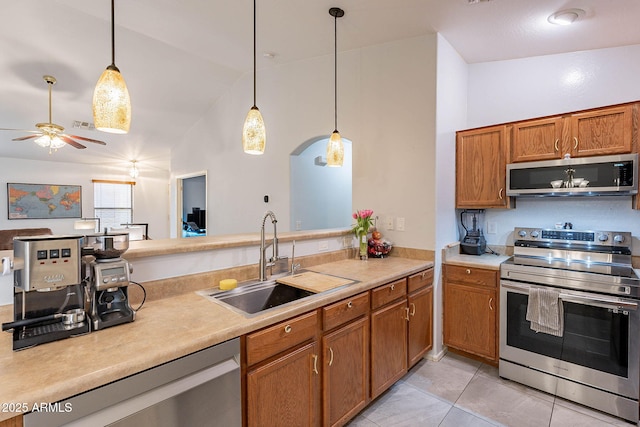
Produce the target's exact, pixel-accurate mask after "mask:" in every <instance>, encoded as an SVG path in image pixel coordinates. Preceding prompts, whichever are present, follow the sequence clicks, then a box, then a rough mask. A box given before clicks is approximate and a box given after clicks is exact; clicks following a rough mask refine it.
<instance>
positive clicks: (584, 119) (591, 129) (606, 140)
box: [567, 105, 634, 157]
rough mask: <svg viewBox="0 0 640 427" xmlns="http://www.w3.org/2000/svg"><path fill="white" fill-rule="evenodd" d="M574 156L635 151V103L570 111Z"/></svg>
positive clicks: (572, 151) (571, 152)
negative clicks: (633, 148) (633, 147)
mask: <svg viewBox="0 0 640 427" xmlns="http://www.w3.org/2000/svg"><path fill="white" fill-rule="evenodd" d="M570 120H571V141H569V142H570V144H571V146H570V147H569V150H570V151H567V152H569V153H570V154H571V155H572V156H573V157H585V156H600V155H608V154H625V153H631V152H632V145H633V144H632V139H633V133H634V129H633V126H634V124H633V105H623V106H619V107H610V108H601V109H599V110H594V111H588V112H585V113H577V114H572V115H571V118H570Z"/></svg>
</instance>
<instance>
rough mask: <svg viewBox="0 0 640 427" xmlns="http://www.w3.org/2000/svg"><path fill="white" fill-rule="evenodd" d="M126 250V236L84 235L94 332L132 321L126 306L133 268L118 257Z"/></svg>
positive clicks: (132, 317) (124, 234) (132, 318)
mask: <svg viewBox="0 0 640 427" xmlns="http://www.w3.org/2000/svg"><path fill="white" fill-rule="evenodd" d="M128 248H129V234H128V233H104V234H96V235H93V236H85V246H84V247H83V254H85V257H84V259H85V267H86V268H87V269H88V271H87V274H88V279H87V280H88V288H89V298H90V301H91V309H90V316H91V323H92V326H93V330H96V331H97V330H100V329H105V328H108V327H111V326H116V325H120V324H123V323H128V322H133V321H134V320H135V317H136V313H135V311H134V310H133V309H132V308H131V305H130V304H129V291H128V289H129V288H128V287H129V282H130V274H131V272H132V266H131V264H129V262H127V260H125V259H123V258H121V255H122V254H123V253H125V252H126V250H127V249H128Z"/></svg>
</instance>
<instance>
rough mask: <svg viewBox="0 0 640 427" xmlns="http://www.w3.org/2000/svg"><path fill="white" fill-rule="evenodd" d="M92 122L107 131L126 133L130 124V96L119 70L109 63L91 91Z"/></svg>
mask: <svg viewBox="0 0 640 427" xmlns="http://www.w3.org/2000/svg"><path fill="white" fill-rule="evenodd" d="M93 123H94V126H95V128H96V129H98V130H100V131H102V132H109V133H120V134H123V133H127V132H129V128H130V126H131V98H130V97H129V90H128V89H127V84H126V83H125V81H124V78H123V77H122V74H120V70H118V68H117V67H116V66H114V65H110V66H108V67H107V69H106V70H104V72H103V73H102V75H101V76H100V79H98V83H97V84H96V88H95V90H94V92H93Z"/></svg>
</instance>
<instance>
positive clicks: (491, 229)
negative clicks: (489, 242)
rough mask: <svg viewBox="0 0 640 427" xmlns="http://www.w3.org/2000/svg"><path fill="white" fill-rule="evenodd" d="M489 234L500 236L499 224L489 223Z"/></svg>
mask: <svg viewBox="0 0 640 427" xmlns="http://www.w3.org/2000/svg"><path fill="white" fill-rule="evenodd" d="M487 234H498V223H497V222H495V221H487Z"/></svg>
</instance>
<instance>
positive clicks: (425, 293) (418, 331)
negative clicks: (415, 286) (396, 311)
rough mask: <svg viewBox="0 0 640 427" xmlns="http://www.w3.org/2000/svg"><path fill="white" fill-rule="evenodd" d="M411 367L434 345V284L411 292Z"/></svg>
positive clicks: (408, 299)
mask: <svg viewBox="0 0 640 427" xmlns="http://www.w3.org/2000/svg"><path fill="white" fill-rule="evenodd" d="M407 301H408V303H409V348H408V352H409V367H412V366H413V365H415V364H416V363H418V361H419V360H420V359H421V358H422V356H424V354H425V353H426V352H427V351H429V350H431V347H432V346H433V321H432V306H433V286H429V287H428V288H423V289H421V290H419V291H416V292H414V293H411V294H409V297H408V298H407Z"/></svg>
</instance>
